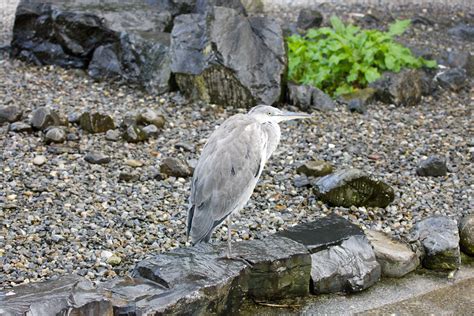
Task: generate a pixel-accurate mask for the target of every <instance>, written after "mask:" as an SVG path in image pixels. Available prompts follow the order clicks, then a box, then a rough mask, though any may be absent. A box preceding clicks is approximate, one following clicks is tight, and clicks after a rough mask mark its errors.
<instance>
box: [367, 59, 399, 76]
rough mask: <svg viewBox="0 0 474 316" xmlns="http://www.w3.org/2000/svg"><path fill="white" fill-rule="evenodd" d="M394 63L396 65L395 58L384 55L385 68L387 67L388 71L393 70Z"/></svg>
mask: <svg viewBox="0 0 474 316" xmlns="http://www.w3.org/2000/svg"><path fill="white" fill-rule="evenodd" d="M395 63H396V60H395V57H393V55H390V54H387V55H385V66H386V67H387V69H388V70H394V68H395ZM367 81H368V80H367Z"/></svg>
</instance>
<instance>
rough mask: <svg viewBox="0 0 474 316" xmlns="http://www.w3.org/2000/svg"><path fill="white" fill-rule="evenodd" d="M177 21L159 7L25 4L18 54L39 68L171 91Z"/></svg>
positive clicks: (84, 0) (54, 0)
mask: <svg viewBox="0 0 474 316" xmlns="http://www.w3.org/2000/svg"><path fill="white" fill-rule="evenodd" d="M171 21H172V20H171V15H170V13H169V12H168V11H163V10H160V7H159V6H158V5H157V4H156V3H155V4H154V2H153V1H145V0H138V1H133V2H128V3H127V2H121V3H119V2H117V1H113V0H106V1H101V2H100V3H99V2H98V1H95V0H80V1H60V0H48V1H42V0H22V1H20V4H19V5H18V8H17V11H16V16H15V24H14V29H13V40H12V54H13V56H15V57H18V58H21V59H25V60H27V61H30V62H33V63H35V64H38V65H44V64H55V65H60V66H62V67H70V68H82V69H88V72H89V74H90V75H91V76H92V77H94V78H96V79H105V78H117V79H121V80H124V81H126V82H129V83H133V84H138V85H140V86H142V87H144V88H146V89H147V90H148V91H149V92H152V93H163V92H166V91H168V90H169V81H170V77H171V72H170V68H169V62H170V59H169V54H168V47H169V45H168V44H169V34H168V35H167V34H164V33H163V32H164V31H165V30H166V29H167V27H168V28H170V25H171Z"/></svg>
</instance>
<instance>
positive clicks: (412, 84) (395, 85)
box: [369, 69, 425, 106]
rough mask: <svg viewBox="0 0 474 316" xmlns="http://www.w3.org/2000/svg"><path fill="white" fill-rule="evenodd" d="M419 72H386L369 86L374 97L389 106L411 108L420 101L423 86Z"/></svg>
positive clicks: (421, 75)
mask: <svg viewBox="0 0 474 316" xmlns="http://www.w3.org/2000/svg"><path fill="white" fill-rule="evenodd" d="M422 77H423V74H422V72H421V71H420V70H413V69H410V70H402V71H401V72H399V73H391V72H386V73H384V74H383V75H382V77H380V78H379V79H377V80H376V81H374V82H372V83H370V84H369V87H370V88H373V89H375V90H376V92H375V97H376V98H377V99H378V100H380V101H382V102H384V103H389V104H395V105H404V106H413V105H417V104H418V103H419V102H420V101H421V96H422V95H423V92H424V91H425V90H424V84H423V81H422Z"/></svg>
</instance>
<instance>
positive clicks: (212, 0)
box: [193, 0, 247, 16]
mask: <svg viewBox="0 0 474 316" xmlns="http://www.w3.org/2000/svg"><path fill="white" fill-rule="evenodd" d="M214 7H226V8H230V9H234V10H235V11H236V12H237V13H238V14H240V15H244V16H246V15H247V11H246V10H245V7H244V6H243V4H242V2H240V0H197V1H196V7H195V8H194V10H193V13H201V14H203V13H208V12H210V11H212V10H213V9H214Z"/></svg>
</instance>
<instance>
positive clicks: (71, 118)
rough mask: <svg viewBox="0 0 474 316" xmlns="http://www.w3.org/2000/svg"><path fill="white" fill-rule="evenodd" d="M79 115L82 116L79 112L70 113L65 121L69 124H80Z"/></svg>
mask: <svg viewBox="0 0 474 316" xmlns="http://www.w3.org/2000/svg"><path fill="white" fill-rule="evenodd" d="M81 115H82V113H80V112H71V113H69V114H68V115H67V120H68V122H69V123H71V124H80V122H81Z"/></svg>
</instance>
